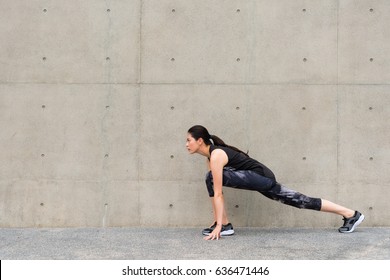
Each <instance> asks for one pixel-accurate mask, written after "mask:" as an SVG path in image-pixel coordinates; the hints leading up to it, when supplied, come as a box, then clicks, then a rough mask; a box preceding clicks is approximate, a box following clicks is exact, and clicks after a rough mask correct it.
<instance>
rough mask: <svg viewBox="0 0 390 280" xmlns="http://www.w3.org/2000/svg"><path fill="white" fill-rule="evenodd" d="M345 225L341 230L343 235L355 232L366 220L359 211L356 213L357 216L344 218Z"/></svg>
mask: <svg viewBox="0 0 390 280" xmlns="http://www.w3.org/2000/svg"><path fill="white" fill-rule="evenodd" d="M343 220H344V225H343V226H342V227H340V228H339V232H341V233H351V232H353V231H354V230H355V228H356V227H357V226H358V225H360V223H361V222H363V220H364V215H363V214H362V213H360V212H359V211H355V215H353V217H351V218H345V217H344V218H343Z"/></svg>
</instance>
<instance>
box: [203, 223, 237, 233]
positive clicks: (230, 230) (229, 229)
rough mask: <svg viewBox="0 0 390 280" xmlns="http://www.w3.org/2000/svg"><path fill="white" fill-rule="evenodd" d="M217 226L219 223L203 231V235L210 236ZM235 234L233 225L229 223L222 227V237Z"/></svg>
mask: <svg viewBox="0 0 390 280" xmlns="http://www.w3.org/2000/svg"><path fill="white" fill-rule="evenodd" d="M216 226H217V222H214V224H213V225H212V226H211V227H209V228H205V229H204V230H203V231H202V234H203V235H210V234H211V233H212V232H213V230H214V229H215V227H216ZM233 234H234V229H233V225H232V224H231V223H228V224H226V225H222V229H221V236H228V235H233Z"/></svg>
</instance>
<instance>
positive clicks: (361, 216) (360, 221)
mask: <svg viewBox="0 0 390 280" xmlns="http://www.w3.org/2000/svg"><path fill="white" fill-rule="evenodd" d="M363 220H364V215H363V214H361V215H360V217H359V220H357V221H356V223H355V224H354V225H353V226H352V228H351V229H350V230H346V231H340V232H341V233H351V232H354V230H355V228H356V227H357V226H358V225H360V224H361V223H362V222H363Z"/></svg>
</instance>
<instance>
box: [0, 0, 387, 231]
mask: <svg viewBox="0 0 390 280" xmlns="http://www.w3.org/2000/svg"><path fill="white" fill-rule="evenodd" d="M389 15H390V3H389V1H387V0H310V1H305V0H294V1H291V0H272V1H271V0H268V1H266V0H218V1H217V0H215V1H210V0H196V1H195V0H193V1H190V0H176V1H175V0H143V1H140V0H116V1H115V0H111V1H110V0H106V1H103V0H69V1H54V0H13V1H6V0H0V26H1V28H0V127H1V129H0V159H1V161H0V226H1V227H121V226H125V227H132V226H148V227H149V226H153V227H176V226H180V227H187V226H188V227H192V226H201V225H202V226H203V225H208V224H210V223H211V222H212V216H211V207H210V202H209V199H208V195H207V191H206V189H205V185H204V181H203V180H204V175H205V171H206V170H205V164H204V158H203V157H200V156H190V155H188V154H187V151H186V149H185V138H186V131H187V130H188V128H189V127H190V126H192V125H194V124H203V125H205V126H206V127H208V129H209V131H210V133H212V134H215V135H218V136H220V137H221V138H222V139H224V140H225V141H226V142H227V143H229V144H232V145H234V146H237V147H240V148H241V149H242V150H249V153H250V155H251V156H252V157H254V158H256V159H258V160H259V161H261V162H263V163H265V164H266V165H267V166H269V167H270V168H271V169H272V170H273V171H274V172H275V173H276V176H277V179H278V181H280V182H281V183H283V184H285V185H287V186H289V187H291V188H293V189H296V190H298V191H301V192H303V193H305V194H308V195H311V196H315V197H323V198H327V199H329V200H332V201H334V202H337V203H340V204H343V205H346V206H348V207H350V208H354V209H359V210H360V211H361V212H363V213H364V214H365V216H366V220H365V222H364V225H365V226H370V227H377V226H390V211H389V210H390V206H389V203H388V198H389V187H390V172H389V167H390V141H389V139H390V122H389V119H390V94H389V89H390V86H389V84H390V83H389V82H390V55H389V51H390V28H389V26H390V16H389ZM225 196H226V201H227V204H228V213H229V214H230V220H231V222H233V223H234V225H236V226H247V227H253V226H256V227H258V226H259V227H336V226H340V224H341V221H340V217H336V216H334V215H331V214H324V213H318V212H313V211H305V210H298V209H295V208H292V207H288V206H284V205H282V204H279V203H276V202H273V201H271V200H268V199H267V198H265V197H263V196H261V195H260V194H256V193H253V192H245V191H237V190H233V189H226V190H225Z"/></svg>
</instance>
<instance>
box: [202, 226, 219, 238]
mask: <svg viewBox="0 0 390 280" xmlns="http://www.w3.org/2000/svg"><path fill="white" fill-rule="evenodd" d="M221 229H222V227H221V226H216V227H215V229H214V230H213V231H212V232H211V233H210V234H209V235H208V236H206V237H205V238H204V240H214V239H216V240H218V239H219V238H220V237H221Z"/></svg>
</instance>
